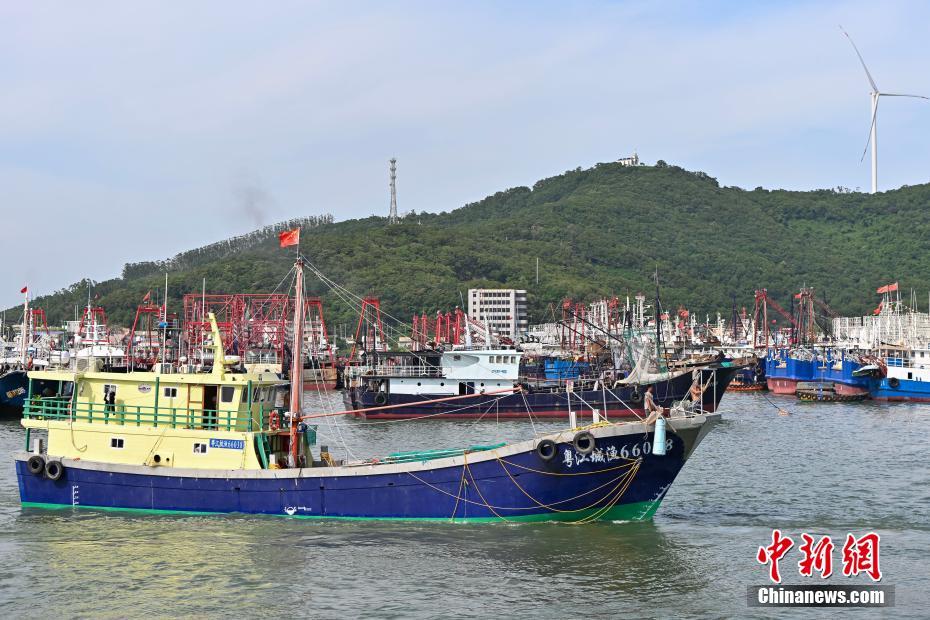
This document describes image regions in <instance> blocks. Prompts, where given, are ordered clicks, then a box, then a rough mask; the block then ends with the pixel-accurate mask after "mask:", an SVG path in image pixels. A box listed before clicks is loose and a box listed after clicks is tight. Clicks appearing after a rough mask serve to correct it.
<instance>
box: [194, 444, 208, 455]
mask: <svg viewBox="0 0 930 620" xmlns="http://www.w3.org/2000/svg"><path fill="white" fill-rule="evenodd" d="M206 453H207V444H205V443H199V442H197V443H195V444H194V454H206Z"/></svg>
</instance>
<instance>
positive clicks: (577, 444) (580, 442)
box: [572, 431, 595, 454]
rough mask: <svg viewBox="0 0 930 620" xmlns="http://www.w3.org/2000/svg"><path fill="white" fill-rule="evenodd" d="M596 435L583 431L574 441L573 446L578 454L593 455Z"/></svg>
mask: <svg viewBox="0 0 930 620" xmlns="http://www.w3.org/2000/svg"><path fill="white" fill-rule="evenodd" d="M594 444H595V442H594V435H592V434H591V433H589V432H588V431H581V432H580V433H578V434H577V435H575V438H574V439H572V446H573V447H574V448H575V452H577V453H578V454H591V453H592V452H594V447H595V445H594Z"/></svg>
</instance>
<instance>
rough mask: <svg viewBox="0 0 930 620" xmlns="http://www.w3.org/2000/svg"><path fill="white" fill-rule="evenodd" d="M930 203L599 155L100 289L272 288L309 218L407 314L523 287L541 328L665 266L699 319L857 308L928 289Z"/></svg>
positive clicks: (919, 192) (348, 319)
mask: <svg viewBox="0 0 930 620" xmlns="http://www.w3.org/2000/svg"><path fill="white" fill-rule="evenodd" d="M928 210H930V185H919V186H913V187H905V188H902V189H899V190H896V191H891V192H885V193H882V194H878V195H874V196H872V195H868V194H862V193H852V192H848V191H845V190H839V191H837V190H819V191H813V192H789V191H769V190H764V189H761V188H758V189H756V190H754V191H745V190H743V189H740V188H735V187H720V186H719V184H718V183H717V181H716V180H715V179H713V178H712V177H710V176H708V175H706V174H704V173H701V172H689V171H686V170H683V169H681V168H678V167H676V166H668V165H666V164H665V163H664V162H659V163H658V165H656V166H640V167H635V168H629V167H622V166H620V165H618V164H599V165H597V166H595V167H593V168H591V169H587V170H581V169H580V168H579V169H577V170H573V171H569V172H566V173H565V174H562V175H559V176H555V177H552V178H548V179H544V180H542V181H539V182H538V183H536V184H535V185H534V186H533V187H532V188H529V187H516V188H513V189H509V190H506V191H502V192H499V193H497V194H494V195H493V196H489V197H487V198H485V199H484V200H482V201H480V202H477V203H474V204H469V205H466V206H464V207H462V208H459V209H455V210H454V211H451V212H443V213H422V214H412V215H408V216H407V217H405V218H403V219H402V221H401V222H400V223H398V224H395V225H388V224H387V223H386V220H385V219H384V218H379V217H370V218H367V219H361V220H349V221H344V222H338V223H333V222H332V218H329V217H325V216H324V217H322V218H306V219H303V220H294V221H292V222H285V223H282V224H280V225H276V226H271V227H267V228H265V229H262V230H259V231H256V232H254V233H252V234H250V235H246V236H244V237H239V238H236V239H232V240H229V241H225V242H221V243H217V244H213V245H210V246H207V247H204V248H200V249H197V250H193V251H191V252H186V253H183V254H179V255H178V256H175V257H174V258H172V259H169V260H166V261H159V262H142V263H133V264H128V265H126V266H125V268H124V269H123V274H122V276H121V277H119V278H114V279H112V280H107V281H104V282H99V283H95V286H94V290H95V293H97V294H99V296H100V299H99V301H100V303H101V304H102V305H104V306H105V307H106V309H107V312H108V314H109V315H110V317H111V321H112V322H114V323H118V324H123V325H125V324H128V323H129V322H131V320H132V315H133V312H134V309H135V305H136V304H137V303H138V302H139V300H140V299H141V298H142V296H143V295H144V294H145V292H146V291H148V290H154V291H159V290H161V287H162V286H163V281H164V272H165V271H166V270H167V271H168V272H169V297H170V304H171V305H172V306H173V307H174V308H179V307H180V298H181V296H182V295H183V294H184V293H187V292H197V291H199V290H200V288H201V279H202V278H204V277H206V279H207V288H208V292H217V293H225V292H230V293H231V292H270V291H271V290H272V289H274V287H275V286H276V285H277V284H278V282H280V281H281V279H282V278H283V277H284V275H285V274H286V273H287V271H288V269H289V267H290V263H291V262H292V258H293V253H292V252H290V251H287V250H281V249H279V248H278V247H277V237H276V233H277V231H278V230H281V229H284V228H287V227H289V226H293V225H295V224H298V223H299V224H300V225H301V226H302V229H303V233H302V243H301V248H302V251H303V253H304V254H305V255H307V256H308V257H309V258H310V260H311V261H313V262H314V263H315V264H316V265H317V266H318V267H319V268H320V269H321V270H322V271H323V272H324V273H325V274H327V275H328V276H329V277H331V278H332V279H333V280H335V281H336V282H339V283H340V284H342V285H344V286H345V287H347V288H348V289H350V290H352V291H354V292H355V293H358V294H359V295H364V294H369V293H371V294H376V295H378V296H380V298H381V300H382V307H383V308H384V309H385V310H386V311H387V312H389V313H391V314H393V315H394V316H397V317H400V318H403V319H404V320H409V317H410V316H411V314H412V313H413V312H421V311H426V312H427V313H434V312H435V311H436V310H437V309H451V308H452V307H454V306H455V305H457V304H459V292H460V291H461V292H463V293H464V292H465V290H466V289H468V288H469V287H478V286H507V287H516V288H525V289H528V290H529V291H530V303H531V308H530V311H531V317H530V320H531V322H533V321H537V320H545V318H546V314H547V310H546V309H547V307H548V305H549V304H550V303H554V302H558V301H559V300H560V299H562V298H564V297H572V298H575V299H584V300H590V299H594V298H596V297H600V296H605V295H612V294H616V295H626V294H635V293H636V292H638V291H646V292H647V294H649V293H650V292H651V291H652V290H653V285H652V274H653V272H654V271H655V270H656V269H658V272H659V277H660V281H661V284H662V297H663V301H664V303H665V304H666V305H667V306H673V305H677V304H683V305H685V306H687V307H689V308H691V309H692V310H693V311H696V312H697V313H698V316H703V313H705V312H715V311H718V310H719V311H721V312H724V314H725V315H728V313H729V308H730V304H731V295H736V299H737V303H738V304H740V305H746V306H749V307H750V310H751V307H752V294H753V290H754V289H755V288H759V287H767V288H768V289H769V292H770V294H771V295H772V296H774V297H775V298H776V299H777V300H779V301H780V302H782V303H783V304H788V303H789V301H788V300H789V299H790V294H791V292H793V291H796V290H797V289H798V288H799V287H800V286H801V285H804V284H806V285H807V286H813V287H814V288H815V289H816V291H817V294H818V296H819V297H822V298H823V297H824V296H825V297H826V299H827V301H828V303H829V304H830V305H831V306H832V307H833V308H834V309H835V310H837V311H839V312H842V313H845V314H862V313H866V312H868V311H870V310H871V309H872V308H873V307H874V306H875V303H876V301H877V298H876V297H875V295H874V294H873V293H874V289H875V287H877V286H879V285H881V284H884V283H886V282H892V281H895V280H900V282H901V287H902V290H904V289H905V288H910V287H914V288H917V289H919V290H921V291H923V290H925V289H926V287H927V285H928V283H930V261H928V260H926V258H925V256H924V252H925V250H926V247H927V243H926V239H928V238H930V215H928ZM537 257H538V258H539V261H540V279H539V285H538V286H537V285H536V283H535V269H536V259H537ZM311 288H312V291H313V292H314V293H317V294H322V295H323V296H324V303H325V307H326V313H327V319H328V322H329V324H330V325H331V326H332V325H334V324H336V323H339V322H345V323H352V322H353V321H354V317H353V315H352V312H351V310H350V309H349V308H347V307H346V306H345V305H344V304H342V303H340V302H339V301H338V300H337V298H336V297H335V296H334V295H332V294H331V293H329V292H328V291H327V290H326V288H325V287H324V286H323V285H322V284H321V283H320V282H317V281H315V280H314V281H312V282H311ZM86 291H87V289H86V283H76V284H74V285H72V286H70V287H68V288H66V289H63V290H61V291H58V292H56V293H55V294H53V295H48V296H44V297H40V298H38V299H37V300H36V302H35V303H36V304H38V305H39V306H43V307H45V308H46V310H47V312H48V315H49V320H50V321H53V322H55V323H58V322H60V321H62V320H64V319H66V318H70V317H71V316H72V315H73V313H74V306H75V304H77V305H83V303H85V300H86V294H87V292H86ZM922 294H923V293H922ZM12 312H14V313H15V310H13V311H12Z"/></svg>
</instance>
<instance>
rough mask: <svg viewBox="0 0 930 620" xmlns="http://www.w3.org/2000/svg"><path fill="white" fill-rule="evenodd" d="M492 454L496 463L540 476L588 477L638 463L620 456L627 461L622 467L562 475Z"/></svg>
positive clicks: (635, 460)
mask: <svg viewBox="0 0 930 620" xmlns="http://www.w3.org/2000/svg"><path fill="white" fill-rule="evenodd" d="M494 454H495V457H496V458H497V460H498V461H502V462H504V463H507V464H508V465H512V466H513V467H519V468H520V469H523V470H525V471H531V472H533V473H534V474H542V475H544V476H590V475H591V474H602V473H604V472H607V471H615V470H617V469H623V468H624V467H632V466H633V465H635V464H636V463H637V462H638V460H637V459H628V458H624V457H622V456H620V457H617V458H620V459H623V460H625V461H627V462H626V463H623V464H622V465H616V466H614V467H608V468H606V469H599V470H597V471H596V472H591V471H575V472H569V473H567V474H562V473H559V472H555V471H543V470H541V469H533V468H532V467H527V466H526V465H520V464H519V463H511V462H510V461H508V460H506V459H502V458H501V457H499V456H497V451H496V450H495V452H494Z"/></svg>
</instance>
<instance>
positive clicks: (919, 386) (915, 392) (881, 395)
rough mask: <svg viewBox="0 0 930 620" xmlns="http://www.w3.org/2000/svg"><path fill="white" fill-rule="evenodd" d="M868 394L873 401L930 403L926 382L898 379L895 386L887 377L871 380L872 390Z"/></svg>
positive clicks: (929, 386) (929, 387)
mask: <svg viewBox="0 0 930 620" xmlns="http://www.w3.org/2000/svg"><path fill="white" fill-rule="evenodd" d="M869 392H870V394H871V395H872V398H873V399H875V400H886V401H889V402H912V403H925V402H930V382H926V381H912V380H910V379H898V380H897V381H896V384H895V385H892V381H891V380H890V379H888V378H887V377H885V378H882V379H873V383H872V388H871V389H870V390H869Z"/></svg>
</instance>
